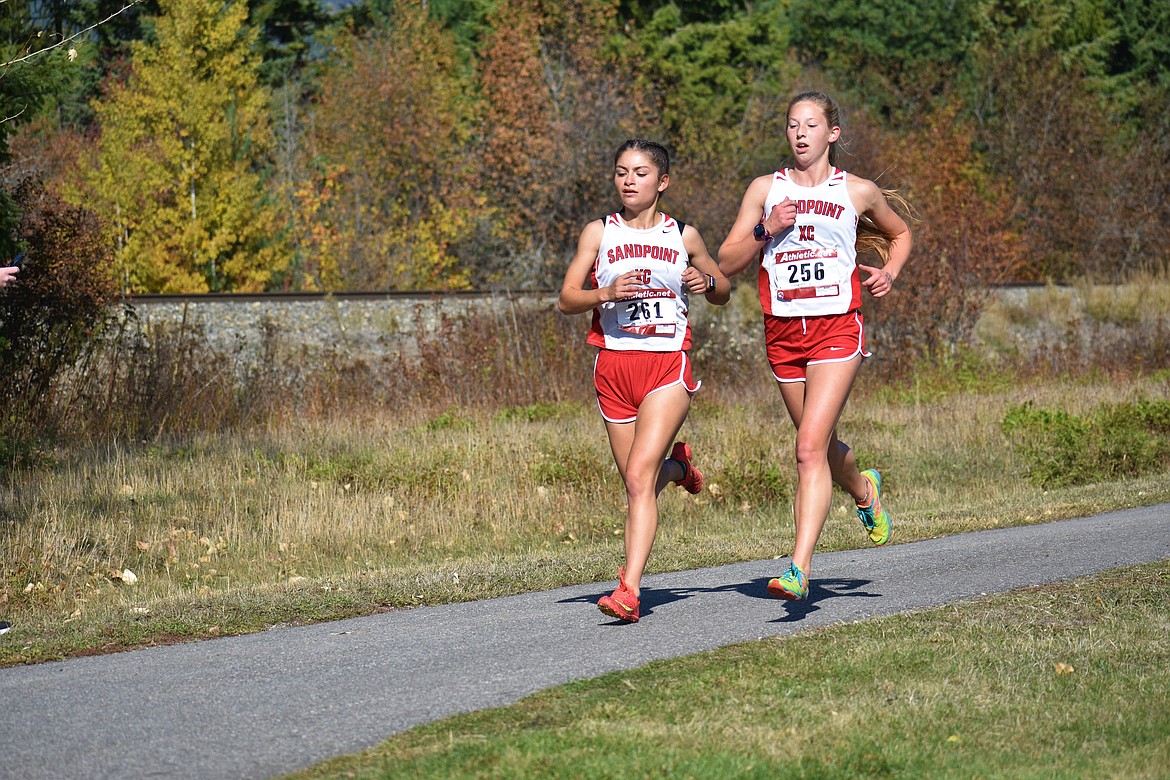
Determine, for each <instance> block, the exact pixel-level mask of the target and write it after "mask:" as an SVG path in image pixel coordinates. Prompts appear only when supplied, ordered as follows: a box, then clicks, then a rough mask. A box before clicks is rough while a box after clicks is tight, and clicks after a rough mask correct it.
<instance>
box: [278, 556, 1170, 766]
mask: <svg viewBox="0 0 1170 780" xmlns="http://www.w3.org/2000/svg"><path fill="white" fill-rule="evenodd" d="M1168 593H1170V562H1162V563H1158V564H1152V565H1147V566H1140V567H1134V568H1129V569H1124V570H1119V571H1114V572H1109V573H1106V574H1103V575H1100V576H1097V577H1091V578H1086V579H1079V580H1075V581H1071V582H1065V583H1058V584H1053V585H1046V586H1043V587H1036V588H1028V589H1024V590H1020V591H1017V592H1014V593H1009V594H1003V595H997V596H993V597H990V598H984V599H980V600H977V601H973V602H967V603H961V604H956V605H953V606H948V607H944V608H940V609H934V610H930V611H925V612H920V613H916V614H907V615H897V616H893V617H887V618H881V619H877V620H870V621H866V622H862V623H855V624H850V625H842V626H837V627H833V628H827V629H823V630H818V631H813V632H810V633H806V634H802V635H797V636H793V637H787V638H780V639H774V640H766V641H760V642H751V643H746V644H742V645H736V646H732V647H727V648H724V649H721V650H717V651H714V652H710V653H703V654H699V655H694V656H690V657H686V658H680V659H676V660H671V661H663V662H657V663H652V664H649V665H647V666H645V667H643V668H640V669H636V670H633V671H628V672H617V673H612V674H609V675H606V676H604V677H601V678H598V679H596V680H588V681H583V682H579V683H573V684H570V685H565V686H562V687H559V688H555V689H552V690H548V691H544V692H541V693H539V694H536V695H534V696H531V697H528V698H526V699H524V700H523V701H521V702H519V703H517V704H515V705H513V706H511V707H505V708H501V709H494V710H486V711H481V712H476V713H472V714H468V715H461V716H457V717H453V718H449V719H447V720H443V721H439V722H436V723H432V724H429V725H426V726H422V727H419V728H416V729H413V730H411V731H409V732H406V733H404V734H401V735H399V736H397V737H394V738H392V739H390V740H387V741H386V742H385V743H383V744H382V745H380V746H378V747H377V748H374V749H371V750H369V751H366V752H364V753H361V754H359V755H356V756H350V757H346V758H341V759H337V760H334V761H330V762H327V763H325V764H322V765H320V766H317V767H314V768H313V769H311V770H307V771H305V772H301V773H297V774H295V775H293V776H292V777H293V778H296V780H322V779H323V778H369V779H372V778H387V779H388V778H399V777H414V778H449V777H460V778H580V777H588V778H622V777H647V778H658V777H671V778H711V780H717V779H718V780H723V779H724V778H761V779H762V778H778V777H784V778H790V777H791V778H861V777H865V778H870V777H897V778H935V777H948V778H992V777H1011V778H1096V777H1110V778H1151V779H1152V778H1164V777H1166V772H1167V768H1168V767H1170V706H1168V705H1167V702H1166V694H1167V692H1168V691H1170V599H1168V598H1167V594H1168Z"/></svg>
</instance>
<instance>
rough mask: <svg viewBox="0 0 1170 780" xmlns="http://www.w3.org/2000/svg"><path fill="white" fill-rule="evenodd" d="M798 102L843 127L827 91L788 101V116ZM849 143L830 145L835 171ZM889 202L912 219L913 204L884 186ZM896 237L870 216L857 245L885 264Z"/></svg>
mask: <svg viewBox="0 0 1170 780" xmlns="http://www.w3.org/2000/svg"><path fill="white" fill-rule="evenodd" d="M797 103H813V104H814V105H816V106H817V107H818V108H820V109H821V111H823V112H824V114H825V121H826V122H828V123H829V127H841V126H842V125H841V109H840V107H839V106H838V105H837V101H835V100H833V98H831V97H829V96H828V95H826V94H825V93H824V92H801V93H800V94H799V95H797V96H795V97H794V98H792V100H790V101H788V110H787V111H786V112H785V117H787V116H788V114H791V113H792V107H793V106H795V105H796V104H797ZM846 146H847V143H846V142H845V141H844V140H843V135H838V136H837V140H836V141H833V142H831V143H830V144H829V165H831V166H833V167H834V168H836V167H838V166H837V162H838V160H839V158H840V150H841V149H843V148H845V147H846ZM879 189H880V190H881V193H882V195H883V196H885V199H886V200H887V201H889V203H890V207H891V208H893V209H894V210H895V211H898V212H900V213H901V214H902V215H903V216H904V218H905V219H906V220H907V221H910V220H911V219H912V216H913V214H914V208H913V207H912V206H911V205H910V202H909V201H907V200H906V199H905V198H904V197H902V196H901V195H900V194H899V193H898V191H897V190H888V189H885V188H884V187H880V188H879ZM893 240H894V237H893V236H891V235H890V234H888V233H886V232H885V231H884V230H882V229H881V228H879V227H878V226H877V225H875V224H873V220H871V219H870V218H869V217H865V216H863V217H861V218H860V219H858V221H857V240H856V242H855V246H856V247H857V253H858V254H865V253H873V254H875V255H877V256H878V257H879V258H881V261H882V263H883V264H884V263H886V262H888V261H889V259H890V244H891V242H892V241H893Z"/></svg>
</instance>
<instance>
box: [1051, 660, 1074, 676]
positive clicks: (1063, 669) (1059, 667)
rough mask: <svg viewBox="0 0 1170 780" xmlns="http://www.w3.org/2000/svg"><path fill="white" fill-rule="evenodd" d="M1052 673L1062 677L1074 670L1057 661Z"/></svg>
mask: <svg viewBox="0 0 1170 780" xmlns="http://www.w3.org/2000/svg"><path fill="white" fill-rule="evenodd" d="M1054 671H1055V672H1056V674H1057V676H1063V675H1066V674H1072V673H1073V672H1074V671H1076V670H1075V669H1073V668H1072V667H1071V666H1070V665H1068V664H1066V663H1064V662H1063V661H1057V662H1056V666H1055V668H1054Z"/></svg>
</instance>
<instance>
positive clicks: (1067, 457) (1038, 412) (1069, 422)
mask: <svg viewBox="0 0 1170 780" xmlns="http://www.w3.org/2000/svg"><path fill="white" fill-rule="evenodd" d="M1003 430H1004V433H1005V434H1006V435H1007V436H1008V439H1009V440H1010V441H1011V444H1012V448H1013V449H1014V451H1015V452H1016V453H1017V454H1018V455H1020V456H1021V457H1022V458H1023V459H1024V461H1025V463H1026V464H1027V466H1028V478H1029V479H1030V480H1031V481H1032V482H1034V483H1036V484H1038V485H1042V486H1044V487H1062V486H1066V485H1080V484H1088V483H1092V482H1101V481H1106V480H1112V479H1117V478H1121V477H1127V476H1137V475H1140V474H1148V473H1150V472H1153V471H1157V470H1159V469H1163V468H1166V467H1167V466H1168V465H1170V402H1168V401H1145V400H1139V401H1136V402H1133V403H1124V404H1106V405H1102V406H1100V407H1098V409H1097V410H1096V411H1095V412H1094V413H1093V414H1092V415H1091V416H1090V417H1079V416H1077V415H1073V414H1070V413H1068V412H1066V411H1064V410H1062V409H1053V410H1049V409H1037V408H1035V407H1034V406H1033V404H1032V402H1031V401H1028V402H1026V403H1024V404H1021V405H1019V406H1014V407H1012V408H1011V409H1009V410H1008V413H1007V414H1006V415H1005V416H1004V419H1003Z"/></svg>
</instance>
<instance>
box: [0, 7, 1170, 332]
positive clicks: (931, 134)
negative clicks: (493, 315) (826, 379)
mask: <svg viewBox="0 0 1170 780" xmlns="http://www.w3.org/2000/svg"><path fill="white" fill-rule="evenodd" d="M54 7H55V6H54ZM86 7H89V6H86ZM46 13H49V14H50V15H52V14H53V13H54V11H53V9H52V8H49V9H48V10H47V11H46ZM74 16H76V14H74ZM12 18H13V19H16V17H12ZM21 19H25V22H24V23H26V24H27V23H31V22H29V21H28V20H27V18H26V17H23V16H22V17H21ZM908 20H912V22H911V21H908ZM4 23H5V20H4V19H0V27H3V25H4ZM13 23H15V22H13ZM77 23H78V22H77V21H76V20H75V19H74V17H73V16H68V15H66V16H62V17H60V18H54V23H53V27H54V29H58V30H60V31H61V33H62V34H64V33H65V32H68V29H69V26H70V25H71V24H77ZM1168 28H1170V12H1166V11H1164V10H1161V7H1160V6H1158V7H1157V8H1154V7H1152V6H1151V7H1146V6H1143V5H1142V4H1125V3H1122V4H1113V3H1105V2H1104V0H1085V2H1082V3H1076V4H1068V3H1061V2H1058V0H1036V2H1027V3H1024V2H1019V1H1018V0H987V2H980V3H969V4H960V5H959V6H954V4H947V3H940V2H936V0H873V2H871V3H868V4H866V5H865V7H864V8H861V7H858V6H857V4H856V3H854V2H850V1H849V0H817V1H816V2H814V1H813V0H808V1H807V2H806V0H792V2H789V1H788V0H762V2H759V3H750V4H741V3H714V4H703V3H694V2H685V3H680V2H671V3H667V2H659V1H657V0H651V1H650V2H639V3H629V2H622V1H621V0H571V1H570V2H551V0H514V2H487V1H486V0H446V1H445V2H443V3H434V2H431V3H428V2H424V1H423V0H365V1H364V2H357V3H354V4H352V5H350V6H349V7H347V8H346V10H345V11H344V12H338V13H332V14H331V13H327V12H325V10H324V7H323V6H321V5H320V4H318V3H314V2H311V0H300V1H299V2H296V3H271V2H259V0H252V1H251V2H249V1H247V0H229V2H221V1H220V0H188V1H186V2H179V0H159V2H157V3H149V4H145V5H143V6H142V8H141V9H139V12H136V13H134V14H127V15H126V16H124V17H120V18H119V19H118V20H117V24H113V23H111V26H109V27H103V28H101V31H100V33H96V34H95V35H96V36H97V37H96V38H95V39H93V40H90V39H86V38H80V39H79V42H78V44H77V49H76V51H73V52H72V53H71V54H70V55H69V57H66V56H65V54H64V51H61V52H58V53H57V54H55V55H53V57H55V59H53V58H50V57H46V58H45V59H44V60H43V62H45V63H48V64H51V67H44V68H42V70H43V73H42V72H41V71H38V73H37V75H38V78H40V77H41V76H42V75H45V74H47V75H53V77H54V78H53V79H52V85H51V90H49V91H48V92H46V94H51V95H52V97H51V99H48V100H47V102H46V103H45V106H44V109H43V110H42V111H39V112H34V111H29V115H28V116H22V117H21V118H20V120H19V122H18V123H14V124H12V125H11V126H7V127H3V126H0V129H4V132H3V133H0V139H3V138H5V137H7V135H12V133H13V132H15V133H16V137H15V138H14V139H13V143H12V149H13V150H15V151H16V152H17V153H18V154H20V155H22V156H21V157H20V159H19V160H18V164H19V165H22V166H24V168H25V169H26V170H34V171H36V172H38V173H39V175H41V177H42V178H43V179H44V181H45V183H46V186H47V187H49V188H51V189H53V190H54V191H55V192H58V193H60V194H61V196H62V197H63V198H65V199H66V200H67V201H68V202H71V203H73V204H76V205H84V206H85V207H86V208H88V209H91V210H92V211H93V212H94V213H95V215H96V217H97V219H98V220H99V222H100V224H101V226H102V230H103V231H104V235H105V236H106V240H107V242H108V244H109V245H110V247H111V248H112V250H113V251H114V257H115V261H114V266H115V268H116V269H117V271H118V282H119V285H120V286H121V287H122V289H124V290H126V291H131V292H147V291H152V292H160V291H174V292H179V291H183V292H200V291H205V290H225V291H249V290H264V289H281V290H297V289H308V290H358V289H366V290H384V289H391V290H404V289H461V288H468V287H478V288H484V287H488V288H511V289H547V288H549V287H555V286H556V284H557V283H558V281H559V278H560V275H561V272H562V270H563V268H564V264H565V262H566V259H567V258H568V257H569V256H570V255H571V253H572V252H573V250H574V244H575V239H576V237H577V235H578V234H579V231H580V229H581V227H582V225H583V224H584V223H585V222H587V221H588V220H590V219H594V218H596V217H597V216H599V215H600V214H603V213H604V212H605V211H607V210H609V209H610V208H612V207H613V205H614V203H613V197H612V193H611V191H610V187H609V183H608V173H609V167H610V166H611V164H612V158H611V155H612V153H613V150H614V149H615V148H616V147H617V146H618V145H619V144H620V143H621V142H622V141H624V140H626V139H627V138H631V137H648V138H653V139H655V140H659V141H662V142H664V143H665V144H666V145H667V146H668V147H669V148H670V149H671V150H672V152H673V154H674V169H673V170H672V172H671V173H672V179H673V182H672V185H671V189H670V191H669V192H668V194H667V197H666V200H665V201H664V204H663V205H664V208H666V209H667V210H669V211H670V212H671V213H672V214H674V215H675V216H678V217H679V218H681V219H684V220H686V221H688V222H691V223H694V224H696V225H698V226H699V227H700V228H701V229H702V231H703V234H704V236H705V237H706V239H707V242H708V244H710V245H711V246H712V247H714V246H717V245H718V243H719V242H720V241H721V240H722V238H723V236H724V233H725V231H726V230H727V228H728V227H729V225H730V223H731V221H732V219H733V218H734V215H735V212H736V208H737V205H738V200H739V197H740V195H741V194H742V192H743V188H744V186H745V185H746V184H747V182H748V181H750V180H751V178H752V177H754V176H756V175H759V174H760V173H764V172H766V171H768V170H772V169H774V168H776V167H779V166H781V165H783V164H784V160H785V155H786V153H787V149H786V146H785V140H784V134H783V125H784V107H785V106H786V104H787V100H788V98H789V96H790V95H792V94H794V93H795V92H797V91H801V90H803V89H806V88H818V89H823V90H825V91H827V92H829V93H830V94H832V95H833V96H834V97H835V98H837V100H838V102H839V103H840V104H841V106H842V108H843V109H844V111H845V114H846V116H847V117H850V118H851V121H852V120H856V121H855V122H853V124H851V125H849V126H846V128H845V134H846V137H850V136H852V137H853V138H854V140H855V142H856V144H855V150H856V154H855V156H854V157H853V158H852V159H851V160H849V161H848V163H847V165H848V166H849V167H850V168H851V169H852V170H855V171H857V172H859V173H862V174H863V175H868V176H870V177H879V178H882V180H883V183H884V184H888V185H889V186H894V187H896V188H897V189H899V190H900V191H902V192H903V194H905V195H906V196H907V197H908V198H909V200H910V202H911V203H912V204H913V205H914V207H915V209H916V211H917V218H918V222H917V223H916V224H917V228H916V231H917V233H916V235H917V236H918V248H917V249H916V251H915V256H914V259H913V260H912V262H911V268H913V269H914V270H913V274H919V275H921V276H920V277H919V276H914V277H911V278H915V279H918V280H919V281H920V282H921V283H922V287H923V289H922V290H918V291H914V292H911V291H910V290H909V289H908V288H910V287H911V285H910V284H909V282H910V280H911V279H910V278H908V279H907V280H906V283H905V284H904V285H901V290H902V293H901V295H902V297H901V300H902V301H908V300H909V299H910V298H911V297H913V298H915V299H916V300H917V303H916V305H915V306H910V305H909V303H908V302H907V303H896V302H895V300H893V299H892V300H891V301H890V302H889V303H888V305H885V306H884V308H885V309H887V310H888V311H883V312H882V314H881V316H883V317H885V318H886V320H887V322H888V323H889V325H890V327H891V328H892V330H890V331H888V332H887V333H886V334H885V335H884V336H883V337H884V338H887V339H891V340H893V341H905V340H907V339H910V340H915V341H916V342H919V343H920V346H921V348H922V349H923V350H925V352H927V353H934V352H936V351H937V350H938V348H939V345H941V344H956V343H959V342H961V341H962V340H963V338H964V337H965V333H966V331H967V330H968V329H969V325H970V321H971V318H972V316H973V312H974V311H975V310H976V309H977V308H978V305H979V301H978V296H977V295H975V294H973V293H972V294H969V295H968V294H966V293H964V294H963V295H954V294H951V293H952V292H953V291H954V290H955V289H963V290H966V289H967V288H968V287H971V286H972V285H976V284H987V283H989V282H995V281H997V280H1004V279H1014V280H1029V281H1043V280H1048V279H1056V280H1062V279H1071V278H1077V277H1080V276H1091V277H1092V278H1095V279H1099V280H1113V281H1116V280H1121V279H1123V278H1125V276H1126V275H1127V274H1129V273H1132V271H1133V270H1135V269H1140V270H1142V271H1143V272H1151V271H1152V272H1157V271H1159V270H1161V269H1163V268H1164V267H1165V265H1166V263H1167V260H1168V254H1167V252H1168V250H1167V247H1168V246H1170V228H1168V227H1167V226H1168V225H1170V205H1167V204H1170V174H1168V173H1167V172H1168V171H1170V165H1168V164H1167V163H1170V133H1168V132H1167V130H1166V127H1167V124H1166V122H1165V121H1164V116H1163V114H1164V107H1165V105H1166V102H1167V96H1168V95H1170V92H1168V91H1167V90H1168V88H1167V86H1166V85H1167V84H1170V66H1168V65H1167V62H1170V60H1167V58H1166V57H1165V56H1164V55H1165V54H1166V53H1167V52H1170V29H1168ZM26 37H27V36H26ZM8 38H9V40H17V39H19V38H20V35H19V31H17V30H9V31H8ZM74 58H75V59H76V62H75V61H74ZM21 73H23V74H25V75H26V76H27V75H28V73H27V72H25V71H19V72H13V73H12V74H11V76H10V77H9V78H6V79H0V99H3V100H2V101H0V103H2V104H3V105H5V106H9V107H10V110H11V112H15V111H18V110H20V104H19V99H20V95H21V94H23V93H24V92H27V91H28V90H27V88H26V86H27V82H28V79H27V78H24V79H23V80H21V79H18V78H17V76H18V75H20V74H21ZM47 75H46V78H41V79H40V80H41V81H42V82H44V83H45V84H49V80H46V79H47ZM21 84H24V85H26V86H20V85H21ZM18 87H19V89H18ZM6 110H9V109H6ZM62 139H64V140H62ZM52 150H60V152H59V153H58V152H54V151H52ZM54 155H56V156H54ZM1104 181H1108V182H1109V184H1108V185H1107V186H1101V185H1100V182H1104ZM2 211H4V208H3V204H2V203H0V212H2ZM2 216H3V214H0V217H2ZM960 280H962V284H960ZM948 290H949V291H951V292H948ZM899 306H905V307H906V311H905V312H903V313H902V314H899V315H898V318H895V317H894V314H895V311H894V310H895V309H896V308H897V307H899ZM918 308H925V309H927V310H929V311H933V312H935V315H934V317H933V319H930V322H929V323H926V322H924V321H917V322H914V323H913V324H912V323H911V320H909V319H906V317H910V310H911V309H918ZM914 316H920V317H927V315H925V314H922V315H917V314H916V315H914ZM899 318H900V319H899ZM895 319H898V321H901V322H903V323H904V326H897V327H895ZM926 324H929V326H930V327H929V328H927V329H925V330H924V325H926Z"/></svg>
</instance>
